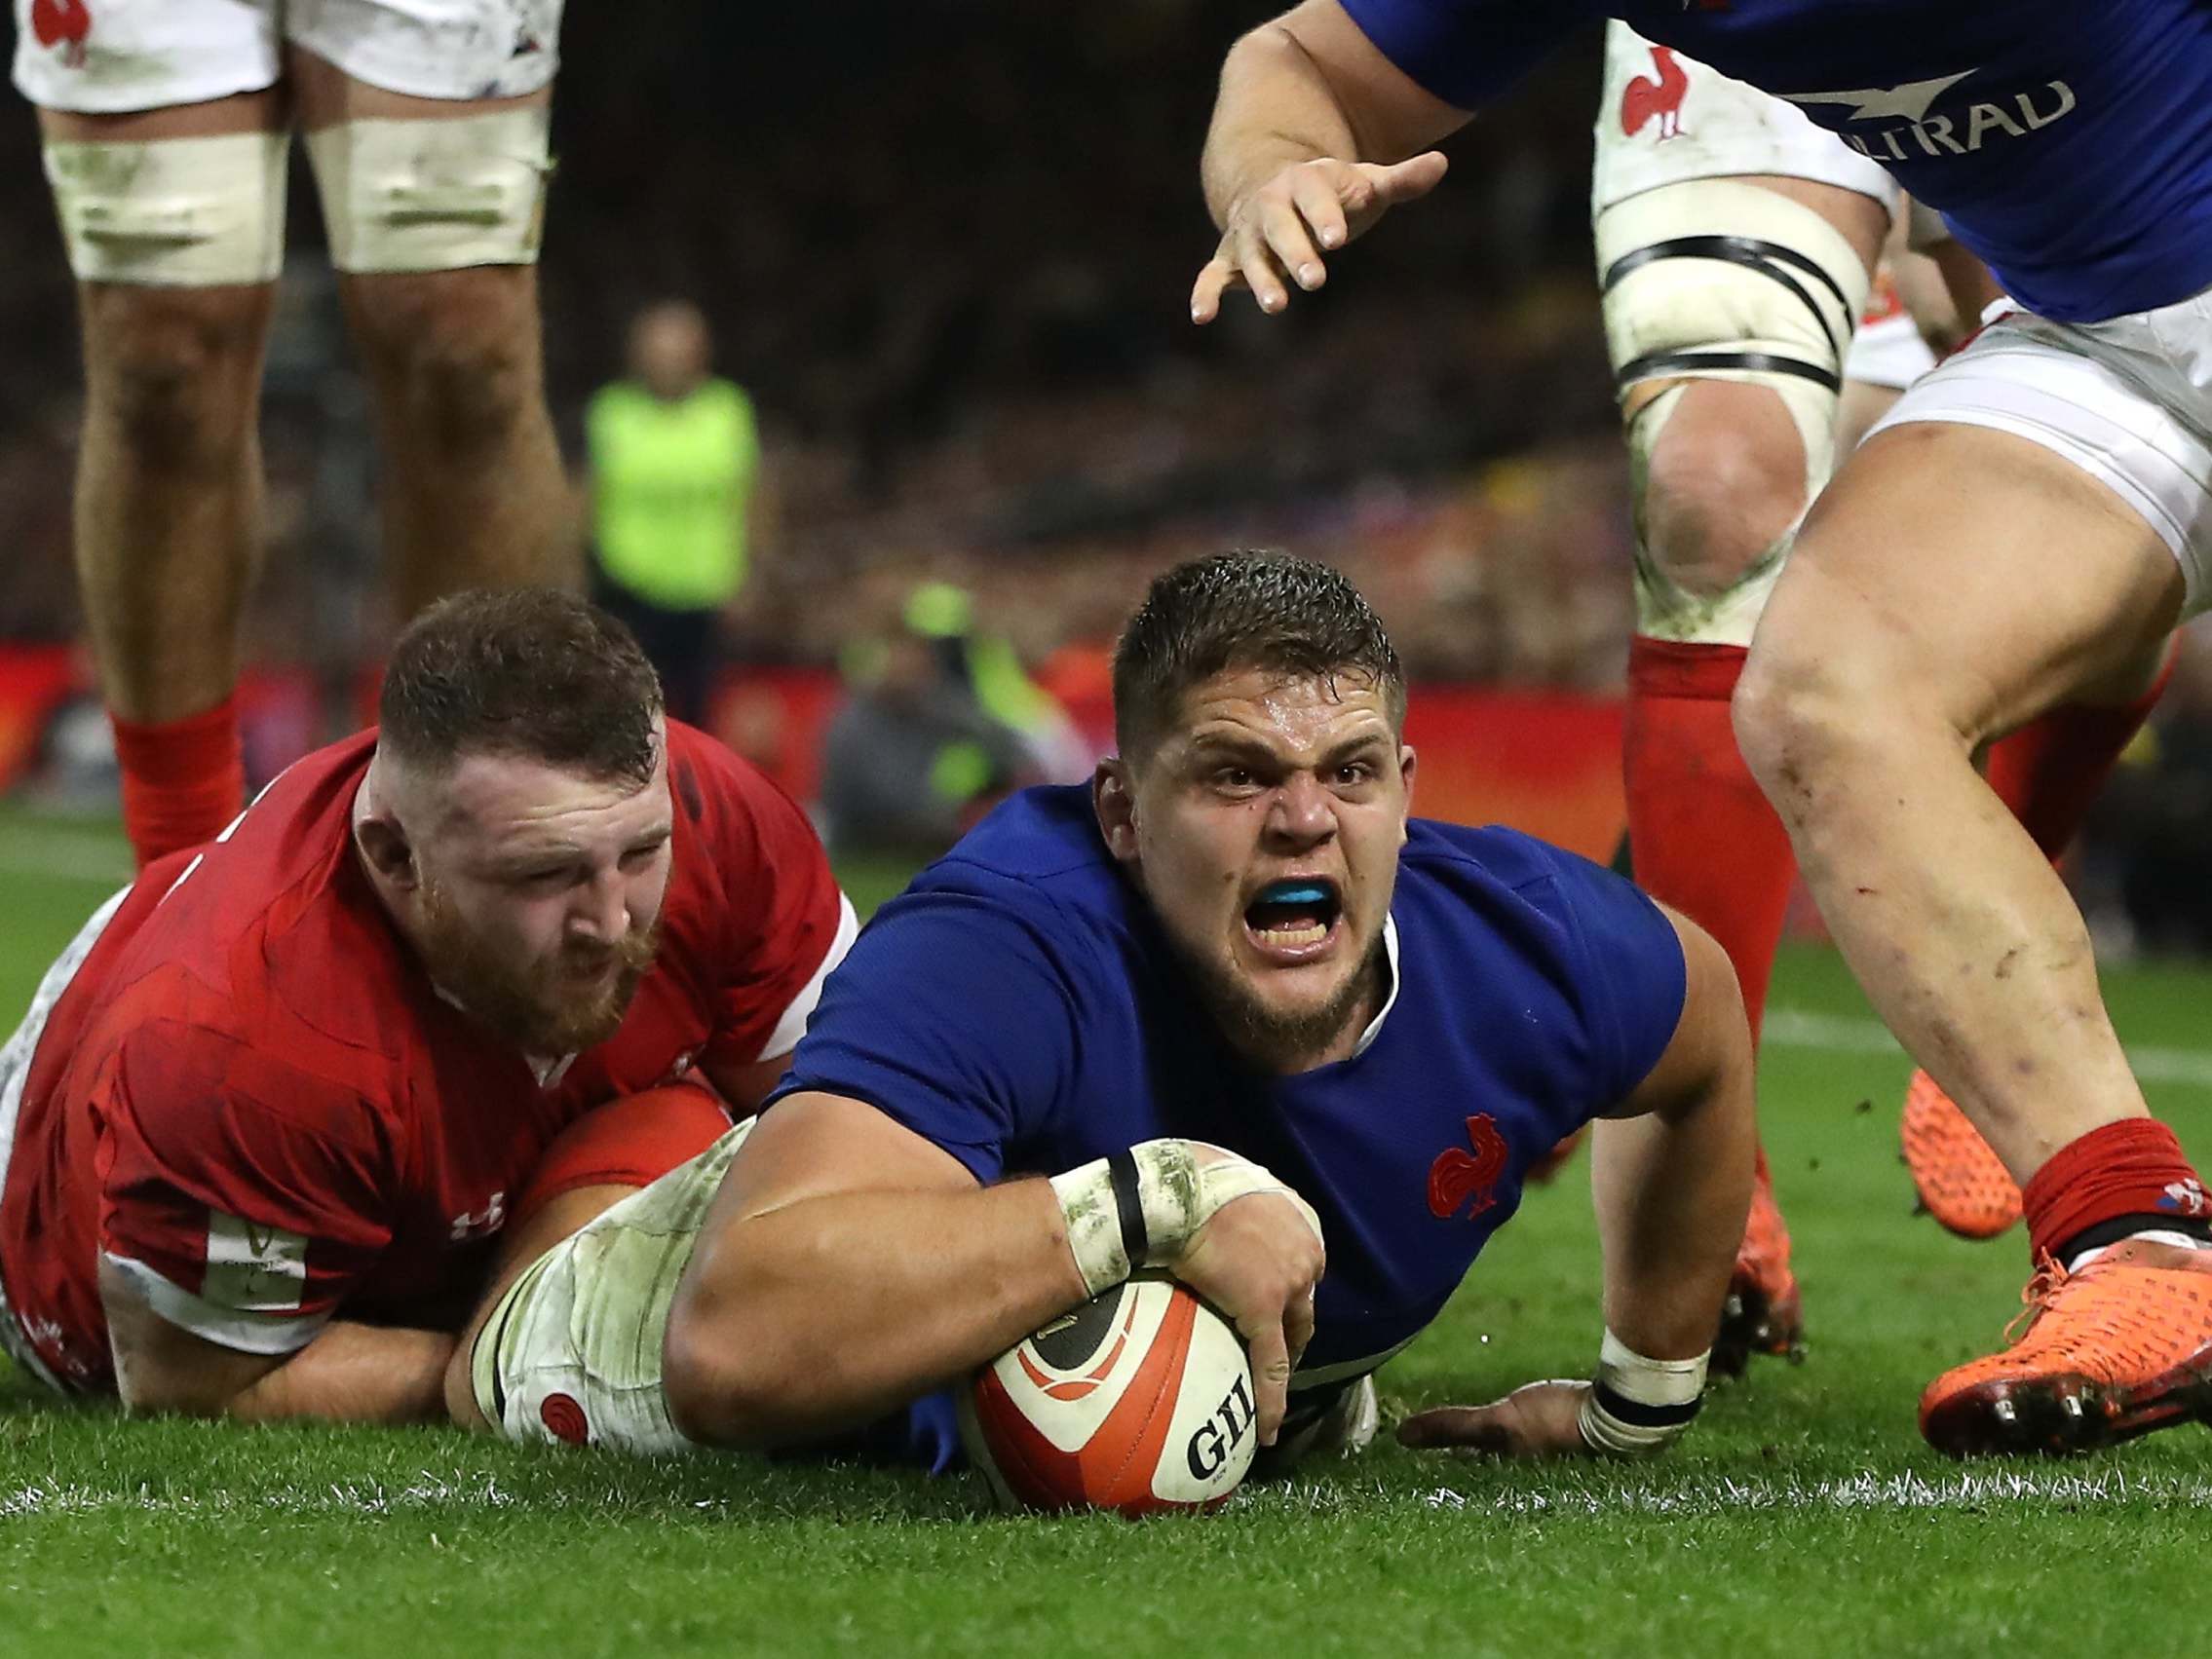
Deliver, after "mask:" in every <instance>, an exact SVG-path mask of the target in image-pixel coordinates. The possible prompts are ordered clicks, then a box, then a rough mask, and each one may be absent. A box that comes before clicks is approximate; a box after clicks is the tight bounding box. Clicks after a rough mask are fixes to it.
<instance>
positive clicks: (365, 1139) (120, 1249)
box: [99, 1020, 392, 1354]
mask: <svg viewBox="0 0 2212 1659" xmlns="http://www.w3.org/2000/svg"><path fill="white" fill-rule="evenodd" d="M102 1089H103V1092H104V1094H105V1095H106V1098H105V1099H104V1100H103V1101H102V1102H101V1103H100V1108H101V1111H102V1112H103V1115H104V1116H105V1117H106V1119H107V1134H106V1136H105V1137H104V1141H103V1146H102V1153H101V1155H102V1159H103V1164H102V1167H101V1169H100V1172H99V1174H100V1225H99V1237H100V1251H101V1254H102V1255H103V1257H105V1258H106V1260H107V1261H108V1262H109V1263H112V1264H113V1265H115V1266H116V1267H118V1268H120V1269H121V1270H122V1271H124V1272H125V1273H126V1274H127V1275H128V1276H129V1277H130V1278H131V1279H132V1280H133V1282H134V1283H135V1284H136V1286H137V1288H138V1289H139V1291H140V1292H141V1293H142V1294H143V1295H144V1296H145V1298H146V1301H147V1302H148V1304H149V1305H150V1306H151V1307H152V1308H153V1309H154V1311H155V1312H156V1313H158V1314H160V1315H161V1316H162V1317H163V1318H165V1319H167V1320H169V1321H170V1322H171V1323H172V1324H175V1325H180V1326H182V1327H183V1328H184V1329H186V1330H188V1331H190V1332H192V1333H193V1334H194V1335H196V1336H199V1337H203V1338H206V1339H208V1340H209V1341H211V1342H216V1343H219V1344H221V1345H222V1346H224V1347H227V1348H238V1349H243V1350H244V1351H246V1352H248V1353H258V1354H286V1353H290V1352H292V1351H294V1350H295V1349H297V1348H300V1347H303V1346H304V1345H306V1343H307V1342H308V1341H310V1340H311V1339H313V1338H314V1336H315V1334H316V1333H317V1332H318V1331H319V1330H321V1329H322V1328H323V1326H324V1323H325V1322H326V1321H327V1320H328V1319H329V1318H330V1315H331V1313H332V1312H333V1311H334V1310H335V1309H336V1308H337V1306H338V1304H339V1303H340V1302H341V1301H343V1300H344V1299H345V1297H346V1295H347V1293H348V1291H349V1290H350V1289H351V1288H352V1287H353V1286H354V1285H355V1284H356V1283H357V1282H358V1281H359V1280H360V1279H361V1278H362V1275H363V1274H364V1273H365V1272H366V1271H367V1270H368V1268H369V1266H370V1265H371V1264H372V1263H374V1262H375V1261H376V1258H377V1256H378V1254H379V1253H380V1252H381V1251H382V1250H383V1249H384V1248H385V1246H386V1245H387V1244H389V1243H390V1242H391V1236H392V1235H391V1228H390V1225H389V1223H388V1220H387V1218H386V1216H385V1204H384V1201H383V1194H384V1193H385V1192H386V1191H388V1190H389V1174H388V1165H389V1162H390V1157H389V1153H388V1150H387V1142H386V1137H385V1135H384V1134H383V1132H382V1127H381V1120H380V1119H379V1118H378V1116H377V1114H376V1113H375V1112H374V1111H373V1110H372V1108H371V1107H370V1106H369V1104H368V1103H367V1102H366V1101H365V1100H364V1099H363V1098H362V1096H361V1095H360V1094H359V1093H356V1092H353V1091H350V1090H347V1089H345V1088H343V1087H342V1086H340V1085H338V1084H335V1083H332V1082H330V1081H328V1080H327V1079H324V1078H321V1077H315V1076H310V1075H305V1074H302V1073H300V1072H297V1071H295V1070H293V1069H292V1068H291V1067H288V1066H286V1064H285V1063H284V1062H283V1061H282V1060H280V1059H278V1058H275V1057H273V1056H271V1055H269V1054H268V1053H266V1052H264V1051H257V1050H255V1049H253V1048H252V1047H249V1046H248V1045H247V1044H246V1043H245V1042H244V1041H242V1040H240V1039H239V1038H237V1037H230V1036H227V1035H224V1034H221V1033H217V1032H211V1031H209V1030H207V1029H206V1028H204V1027H198V1026H194V1025H190V1024H188V1023H185V1022H182V1021H166V1020H163V1021H151V1022H148V1023H147V1024H146V1025H144V1026H142V1027H140V1028H139V1029H138V1030H137V1031H136V1032H133V1034H132V1036H131V1037H129V1038H127V1039H126V1041H125V1042H124V1044H123V1046H122V1049H121V1051H120V1053H119V1055H118V1057H117V1062H116V1064H115V1065H114V1066H113V1067H112V1068H111V1069H110V1070H109V1071H108V1073H107V1074H106V1076H105V1078H104V1079H103V1083H102Z"/></svg>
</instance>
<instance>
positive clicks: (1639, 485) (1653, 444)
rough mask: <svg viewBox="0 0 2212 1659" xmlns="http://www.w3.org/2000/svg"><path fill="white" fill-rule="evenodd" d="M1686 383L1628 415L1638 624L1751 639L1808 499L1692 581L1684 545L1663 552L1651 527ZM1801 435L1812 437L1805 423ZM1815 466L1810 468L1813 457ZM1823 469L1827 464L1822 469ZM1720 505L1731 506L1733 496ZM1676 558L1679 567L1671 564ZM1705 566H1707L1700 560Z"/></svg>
mask: <svg viewBox="0 0 2212 1659" xmlns="http://www.w3.org/2000/svg"><path fill="white" fill-rule="evenodd" d="M1689 391H1690V388H1689V387H1687V386H1670V387H1668V388H1667V389H1666V390H1665V391H1663V392H1661V393H1660V394H1659V396H1656V397H1654V398H1653V399H1652V400H1651V401H1650V402H1649V403H1647V404H1645V405H1644V407H1643V408H1641V409H1639V410H1638V411H1637V412H1636V414H1635V416H1634V417H1633V418H1632V419H1631V420H1630V421H1629V423H1628V428H1627V434H1626V436H1627V440H1628V452H1629V464H1630V469H1631V471H1632V474H1633V476H1634V480H1635V489H1634V493H1635V499H1636V502H1637V504H1638V520H1637V537H1636V583H1635V585H1636V631H1637V632H1638V633H1640V634H1643V635H1645V636H1646V637H1648V638H1652V639H1666V640H1674V641H1678V642H1680V643H1684V644H1694V645H1748V644H1750V643H1751V634H1752V630H1753V629H1754V628H1756V627H1757V626H1758V623H1759V614H1760V612H1762V611H1763V610H1765V609H1766V605H1767V598H1768V595H1769V594H1771V593H1772V592H1773V587H1774V584H1775V582H1776V581H1777V580H1778V579H1779V578H1780V576H1781V570H1782V564H1783V562H1784V561H1785V560H1786V559H1787V558H1788V556H1789V549H1790V546H1791V543H1792V542H1793V541H1794V540H1795V537H1796V531H1797V519H1798V517H1799V516H1800V515H1801V514H1802V511H1803V508H1802V505H1801V506H1800V507H1799V509H1798V510H1797V511H1796V512H1793V513H1792V514H1791V516H1790V521H1789V523H1788V525H1787V526H1786V527H1785V528H1784V529H1783V530H1782V532H1781V533H1780V534H1779V535H1777V536H1775V537H1774V538H1773V540H1772V541H1770V542H1769V543H1767V545H1766V546H1765V547H1760V548H1758V549H1757V550H1756V551H1754V552H1753V553H1752V554H1751V555H1750V556H1749V557H1748V558H1745V559H1743V560H1742V561H1741V562H1740V563H1735V561H1734V560H1731V561H1729V562H1730V563H1735V569H1734V571H1733V572H1732V574H1730V575H1729V576H1728V577H1727V578H1726V579H1725V580H1721V581H1717V582H1716V581H1705V582H1699V583H1690V582H1685V581H1683V580H1682V577H1681V574H1680V571H1681V566H1682V564H1683V562H1684V561H1682V559H1681V558H1680V556H1679V550H1678V549H1669V551H1670V552H1673V553H1674V554H1675V556H1674V557H1672V558H1662V557H1661V554H1660V550H1659V548H1658V547H1656V546H1655V542H1656V540H1657V538H1655V537H1654V536H1653V535H1652V534H1651V531H1650V517H1651V515H1652V514H1654V513H1655V512H1656V511H1658V510H1659V496H1660V495H1661V494H1662V493H1663V492H1664V491H1665V490H1666V488H1667V487H1668V486H1667V485H1666V484H1665V483H1664V482H1662V481H1661V480H1660V478H1659V477H1658V476H1656V475H1655V469H1654V467H1653V463H1652V457H1653V454H1654V452H1655V451H1656V450H1657V449H1658V447H1659V436H1660V434H1661V433H1662V432H1663V431H1664V430H1665V427H1666V425H1667V422H1668V420H1669V418H1670V417H1671V416H1672V415H1673V414H1674V413H1675V411H1676V409H1677V408H1678V407H1679V406H1680V404H1681V401H1682V399H1683V398H1684V397H1685V396H1687V395H1688V393H1689ZM1799 435H1800V437H1801V438H1803V439H1805V441H1806V442H1807V443H1808V444H1810V442H1811V438H1810V436H1809V435H1808V434H1805V433H1804V431H1803V428H1802V426H1801V427H1800V434H1799ZM1808 471H1811V468H1810V464H1809V466H1808ZM1823 471H1824V470H1823ZM1815 487H1816V486H1815V485H1814V484H1813V483H1812V481H1810V480H1809V481H1808V483H1807V485H1806V495H1805V496H1804V497H1802V498H1800V499H1801V503H1802V501H1805V500H1810V499H1811V494H1812V490H1813V489H1814V488H1815ZM1715 505H1716V506H1719V507H1722V508H1724V509H1725V507H1726V505H1727V504H1726V503H1725V502H1722V503H1718V504H1715ZM1670 565H1671V566H1673V567H1674V568H1670ZM1699 568H1702V567H1699Z"/></svg>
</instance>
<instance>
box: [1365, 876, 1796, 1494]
mask: <svg viewBox="0 0 2212 1659" xmlns="http://www.w3.org/2000/svg"><path fill="white" fill-rule="evenodd" d="M1667 920H1668V921H1669V922H1671V923H1672V924H1674V931H1675V935H1676V937H1677V938H1678V939H1680V941H1681V943H1682V955H1683V965H1684V972H1685V975H1686V985H1685V989H1684V995H1683V1003H1682V1014H1681V1017H1680V1019H1679V1020H1678V1021H1677V1022H1676V1025H1675V1030H1674V1036H1673V1037H1672V1038H1671V1039H1670V1040H1669V1041H1668V1043H1667V1046H1666V1048H1665V1049H1664V1051H1663V1052H1662V1053H1661V1054H1660V1055H1659V1061H1658V1063H1657V1064H1656V1065H1654V1066H1653V1068H1652V1070H1651V1072H1650V1073H1649V1074H1648V1075H1646V1076H1645V1078H1644V1080H1643V1082H1642V1083H1641V1084H1639V1085H1638V1086H1637V1088H1636V1090H1635V1092H1634V1093H1633V1094H1631V1095H1630V1096H1629V1097H1628V1099H1627V1100H1626V1101H1625V1102H1623V1103H1622V1105H1621V1108H1620V1109H1619V1110H1618V1111H1617V1112H1614V1113H1612V1114H1610V1115H1609V1116H1607V1117H1606V1118H1604V1119H1601V1120H1600V1121H1599V1122H1598V1123H1597V1125H1596V1128H1595V1132H1594V1135H1593V1138H1592V1142H1591V1150H1590V1185H1591V1189H1592V1193H1593V1195H1594V1197H1595V1200H1596V1206H1597V1220H1598V1233H1599V1236H1600V1238H1601V1240H1602V1241H1603V1244H1604V1249H1605V1323H1606V1328H1607V1329H1608V1330H1610V1331H1611V1332H1612V1333H1613V1334H1614V1335H1615V1336H1616V1337H1617V1338H1619V1339H1620V1340H1621V1342H1622V1343H1624V1344H1625V1345H1626V1346H1627V1347H1628V1348H1630V1349H1632V1350H1633V1351H1634V1352H1635V1353H1637V1354H1640V1355H1642V1356H1644V1357H1645V1358H1646V1359H1651V1360H1661V1361H1669V1360H1671V1361H1682V1360H1691V1359H1696V1358H1697V1356H1699V1355H1702V1354H1703V1353H1704V1352H1705V1351H1706V1350H1707V1349H1709V1348H1710V1347H1711V1346H1712V1343H1713V1332H1714V1330H1715V1328H1716V1327H1717V1326H1718V1324H1719V1323H1720V1313H1721V1303H1722V1301H1723V1300H1724V1299H1725V1298H1726V1296H1727V1294H1728V1283H1729V1274H1730V1271H1731V1269H1732V1268H1733V1266H1734V1264H1735V1250H1736V1245H1737V1243H1738V1241H1739V1240H1740V1239H1741V1238H1742V1236H1743V1220H1744V1216H1745V1214H1746V1213H1747V1212H1748V1211H1749V1209H1750V1205H1751V1168H1752V1161H1753V1156H1754V1147H1755V1144H1756V1143H1755V1131H1754V1125H1753V1119H1752V1059H1751V1036H1750V1032H1749V1030H1748V1029H1747V1027H1746V1026H1745V1024H1744V1017H1743V999H1742V996H1741V995H1740V993H1739V992H1738V990H1737V987H1736V983H1735V969H1734V968H1733V967H1731V966H1730V965H1729V961H1728V958H1727V956H1726V955H1725V954H1724V953H1723V952H1722V950H1721V948H1720V946H1718V945H1717V944H1715V943H1714V942H1713V940H1712V938H1711V936H1710V935H1709V934H1707V933H1706V932H1705V931H1704V930H1703V929H1702V928H1700V927H1699V926H1697V924H1696V923H1693V922H1690V921H1688V920H1686V919H1685V918H1683V917H1680V916H1677V915H1675V914H1674V913H1673V912H1672V911H1668V912H1667ZM1589 1390H1590V1385H1589V1384H1588V1383H1587V1382H1532V1383H1529V1384H1527V1385H1526V1386H1524V1387H1522V1388H1518V1389H1516V1390H1514V1391H1513V1392H1512V1393H1511V1394H1508V1395H1506V1398H1504V1399H1503V1400H1496V1401H1493V1402H1491V1403H1490V1404H1489V1405H1486V1406H1446V1407H1441V1408H1438V1409H1437V1410H1434V1411H1429V1412H1422V1413H1419V1414H1416V1415H1414V1416H1412V1417H1409V1418H1408V1419H1406V1421H1405V1422H1404V1423H1403V1424H1402V1425H1400V1427H1399V1430H1398V1439H1399V1440H1400V1441H1402V1442H1403V1443H1404V1444H1406V1445H1408V1446H1415V1447H1464V1448H1468V1449H1470V1450H1473V1451H1478V1452H1499V1453H1503V1454H1506V1455H1511V1456H1557V1455H1561V1454H1580V1453H1583V1452H1587V1451H1589V1450H1590V1448H1589V1445H1588V1444H1587V1442H1586V1441H1585V1440H1584V1438H1583V1429H1582V1422H1581V1418H1582V1411H1583V1400H1584V1397H1585V1396H1586V1395H1587V1394H1588V1393H1589Z"/></svg>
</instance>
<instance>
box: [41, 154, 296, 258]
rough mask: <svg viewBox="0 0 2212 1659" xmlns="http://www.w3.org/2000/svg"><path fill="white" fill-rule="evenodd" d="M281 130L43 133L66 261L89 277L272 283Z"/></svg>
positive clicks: (280, 199) (281, 175)
mask: <svg viewBox="0 0 2212 1659" xmlns="http://www.w3.org/2000/svg"><path fill="white" fill-rule="evenodd" d="M290 144H291V140H290V138H289V136H288V135H286V134H285V133H282V132H228V133H220V134H217V135H215V136H213V137H207V138H152V139H135V140H131V141H127V142H110V141H104V140H102V141H87V140H77V139H58V138H57V139H50V140H48V141H47V143H46V145H45V160H46V177H47V181H48V183H49V184H51V185H52V186H53V190H54V206H55V211H56V214H57V217H58V218H59V220H60V223H61V238H62V241H63V242H64V243H65V244H67V245H68V249H69V268H70V270H72V271H73V272H75V273H76V275H77V277H78V279H79V280H80V281H82V282H87V283H136V284H139V285H141V286H148V287H194V288H202V287H218V286H222V285H225V284H228V283H272V282H275V281H276V279H277V273H278V272H279V271H280V270H281V269H283V266H284V262H285V163H286V158H287V157H288V156H289V155H290Z"/></svg>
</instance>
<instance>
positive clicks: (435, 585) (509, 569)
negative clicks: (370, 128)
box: [289, 50, 575, 615]
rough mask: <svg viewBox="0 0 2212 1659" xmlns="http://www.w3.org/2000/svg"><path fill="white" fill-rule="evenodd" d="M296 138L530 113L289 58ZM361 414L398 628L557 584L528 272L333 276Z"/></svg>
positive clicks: (304, 56)
mask: <svg viewBox="0 0 2212 1659" xmlns="http://www.w3.org/2000/svg"><path fill="white" fill-rule="evenodd" d="M289 74H290V76H291V82H292V86H293V88H294V92H295V95H296V97H297V99H298V105H299V112H300V125H301V126H302V128H303V129H305V130H306V131H308V132H316V131H319V130H321V129H323V128H325V127H328V126H331V125H333V124H334V123H336V122H339V121H342V120H348V119H370V120H436V119H440V118H447V117H457V116H468V115H480V114H485V113H488V112H495V111H500V110H506V109H515V108H519V107H527V106H532V105H539V104H543V103H545V102H547V101H548V100H549V99H550V97H551V94H550V92H548V93H539V94H531V95H530V96H527V97H522V98H506V99H486V100H447V99H435V98H417V97H408V96H405V95H403V94H399V93H391V92H385V91H383V90H381V89H379V88H375V87H371V86H368V85H366V84H364V83H362V82H360V81H356V80H353V79H351V78H350V77H348V76H346V75H344V74H342V73H340V72H339V71H338V70H337V69H335V68H334V67H332V66H331V65H330V64H329V63H328V62H326V61H324V59H323V58H321V57H315V56H314V55H313V54H310V53H305V52H300V51H297V50H295V51H294V52H293V53H292V55H291V57H290V59H289ZM339 286H340V293H341V296H342V298H343V301H344V305H345V310H346V318H347V322H348V326H349V327H350V329H351V331H352V334H353V338H354V342H355V345H356V347H357V348H358V349H359V351H360V353H361V356H362V365H363V367H364V369H365V371H366V374H367V377H368V382H369V386H370V390H371V394H372V396H373V398H374V403H375V419H376V431H377V439H378V444H379V451H380V454H381V455H382V457H383V461H384V471H383V499H382V508H383V522H384V541H385V556H386V558H387V559H388V560H389V561H390V566H389V568H390V570H391V580H392V583H393V587H394V592H395V594H396V597H397V601H398V605H399V607H400V611H401V613H402V614H406V615H411V614H412V613H413V612H415V611H416V610H418V609H420V608H421V607H422V606H424V605H426V604H428V603H429V602H430V601H431V600H433V599H436V598H438V597H439V596H440V595H442V594H446V593H450V592H454V591H456V590H458V589H460V588H465V587H504V586H513V585H516V584H525V583H554V584H570V583H571V582H572V581H573V579H574V576H575V572H574V570H573V569H572V566H573V564H574V562H575V561H574V553H573V548H572V543H573V538H572V537H571V535H570V534H569V527H568V500H567V486H566V481H565V478H564V476H563V473H562V471H561V465H560V451H559V448H558V445H557V444H556V443H555V441H554V438H553V421H552V418H551V417H550V416H549V415H548V413H547V411H546V398H545V376H544V353H543V349H542V344H541V337H540V323H539V316H538V283H537V268H536V267H535V266H533V265H520V264H517V265H477V266H471V267H468V268H466V269H462V270H453V271H426V272H372V273H359V274H346V275H342V276H341V277H340V279H339Z"/></svg>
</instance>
